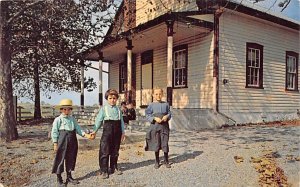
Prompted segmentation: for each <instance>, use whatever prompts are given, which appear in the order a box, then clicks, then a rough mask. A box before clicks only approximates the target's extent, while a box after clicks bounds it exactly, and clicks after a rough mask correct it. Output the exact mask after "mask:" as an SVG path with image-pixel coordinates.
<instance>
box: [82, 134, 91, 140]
mask: <svg viewBox="0 0 300 187" xmlns="http://www.w3.org/2000/svg"><path fill="white" fill-rule="evenodd" d="M84 137H85V138H88V139H90V140H91V139H92V135H91V134H87V133H86V134H84Z"/></svg>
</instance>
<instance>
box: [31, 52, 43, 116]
mask: <svg viewBox="0 0 300 187" xmlns="http://www.w3.org/2000/svg"><path fill="white" fill-rule="evenodd" d="M35 56H36V55H35ZM33 63H34V70H33V71H34V72H33V73H34V119H41V118H42V114H41V98H40V78H39V63H38V61H37V59H36V58H35V60H34V61H33Z"/></svg>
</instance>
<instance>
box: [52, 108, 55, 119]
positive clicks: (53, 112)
mask: <svg viewBox="0 0 300 187" xmlns="http://www.w3.org/2000/svg"><path fill="white" fill-rule="evenodd" d="M52 116H53V117H54V118H55V106H53V107H52Z"/></svg>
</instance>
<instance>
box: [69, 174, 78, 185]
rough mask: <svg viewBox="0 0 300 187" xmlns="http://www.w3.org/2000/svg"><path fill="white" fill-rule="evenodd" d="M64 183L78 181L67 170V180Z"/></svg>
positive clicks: (76, 182)
mask: <svg viewBox="0 0 300 187" xmlns="http://www.w3.org/2000/svg"><path fill="white" fill-rule="evenodd" d="M66 183H67V184H68V183H70V184H79V181H78V180H76V179H74V178H73V177H72V174H71V172H68V173H67V180H66Z"/></svg>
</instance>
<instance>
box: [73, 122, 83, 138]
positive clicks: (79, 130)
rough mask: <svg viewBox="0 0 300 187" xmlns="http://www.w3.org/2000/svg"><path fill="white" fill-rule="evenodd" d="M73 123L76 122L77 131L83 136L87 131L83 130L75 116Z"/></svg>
mask: <svg viewBox="0 0 300 187" xmlns="http://www.w3.org/2000/svg"><path fill="white" fill-rule="evenodd" d="M73 123H74V127H75V130H76V133H77V134H79V135H80V136H82V137H83V136H84V134H85V132H83V131H82V129H81V127H80V125H79V124H78V122H77V120H76V119H75V118H74V117H73Z"/></svg>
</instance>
